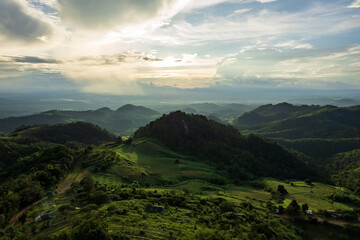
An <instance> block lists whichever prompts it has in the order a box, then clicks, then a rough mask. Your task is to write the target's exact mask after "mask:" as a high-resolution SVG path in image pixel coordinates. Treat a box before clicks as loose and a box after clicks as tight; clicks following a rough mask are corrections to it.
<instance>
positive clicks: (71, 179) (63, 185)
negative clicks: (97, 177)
mask: <svg viewBox="0 0 360 240" xmlns="http://www.w3.org/2000/svg"><path fill="white" fill-rule="evenodd" d="M83 176H84V173H80V174H78V175H76V176H69V177H67V178H66V179H65V180H64V181H63V182H61V183H60V184H59V185H58V189H57V191H58V193H59V194H64V193H65V192H66V191H67V190H68V189H70V187H71V184H73V182H75V181H76V180H77V179H81V178H82V177H83Z"/></svg>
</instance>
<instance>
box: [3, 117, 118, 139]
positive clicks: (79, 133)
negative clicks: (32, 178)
mask: <svg viewBox="0 0 360 240" xmlns="http://www.w3.org/2000/svg"><path fill="white" fill-rule="evenodd" d="M9 136H10V137H19V136H20V137H23V138H32V139H37V140H40V141H44V142H52V143H60V144H64V143H67V142H78V143H86V144H99V143H105V142H111V141H114V140H115V136H114V135H112V134H110V133H108V132H107V131H106V130H103V129H101V128H100V127H97V126H95V125H93V124H91V123H86V122H75V123H68V124H56V125H36V126H29V127H22V128H18V129H17V130H16V131H14V132H13V133H11V134H10V135H9Z"/></svg>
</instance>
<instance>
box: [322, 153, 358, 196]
mask: <svg viewBox="0 0 360 240" xmlns="http://www.w3.org/2000/svg"><path fill="white" fill-rule="evenodd" d="M326 167H327V170H328V171H329V172H330V174H331V178H332V180H333V181H334V182H335V183H336V184H337V185H338V186H341V187H346V188H349V189H351V190H353V191H354V192H355V193H356V194H358V195H360V149H356V150H353V151H349V152H344V153H339V154H336V155H335V156H333V157H332V158H330V159H329V160H328V163H327V164H326Z"/></svg>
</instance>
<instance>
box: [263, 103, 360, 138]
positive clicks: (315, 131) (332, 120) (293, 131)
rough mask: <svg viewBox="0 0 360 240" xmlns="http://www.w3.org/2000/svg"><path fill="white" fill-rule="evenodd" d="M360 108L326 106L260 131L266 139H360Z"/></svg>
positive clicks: (273, 123) (277, 122)
mask: <svg viewBox="0 0 360 240" xmlns="http://www.w3.org/2000/svg"><path fill="white" fill-rule="evenodd" d="M359 119H360V106H354V107H346V108H338V107H333V106H325V107H323V108H321V109H319V110H317V111H314V112H312V113H309V114H303V115H301V116H297V117H292V118H288V119H284V120H280V121H276V122H272V123H269V124H267V125H265V126H264V127H262V128H261V129H259V133H261V135H263V136H266V137H283V138H354V137H360V121H359Z"/></svg>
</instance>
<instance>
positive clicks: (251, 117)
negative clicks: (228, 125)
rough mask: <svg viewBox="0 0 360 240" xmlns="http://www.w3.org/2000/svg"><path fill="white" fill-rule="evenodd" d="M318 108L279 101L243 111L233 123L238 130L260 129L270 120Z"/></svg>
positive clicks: (309, 111)
mask: <svg viewBox="0 0 360 240" xmlns="http://www.w3.org/2000/svg"><path fill="white" fill-rule="evenodd" d="M319 109H321V107H320V106H317V105H316V106H314V105H312V106H307V105H301V106H295V105H292V104H289V103H279V104H276V105H272V104H268V105H263V106H260V107H258V108H256V109H254V110H252V111H250V112H246V113H244V114H243V115H241V116H240V117H238V118H237V119H236V120H234V122H233V124H234V126H235V127H236V128H238V129H240V130H249V129H260V128H262V127H264V126H265V125H267V124H269V123H270V122H274V121H279V120H284V119H288V118H296V117H299V116H301V115H304V114H308V113H312V112H314V111H317V110H319Z"/></svg>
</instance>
